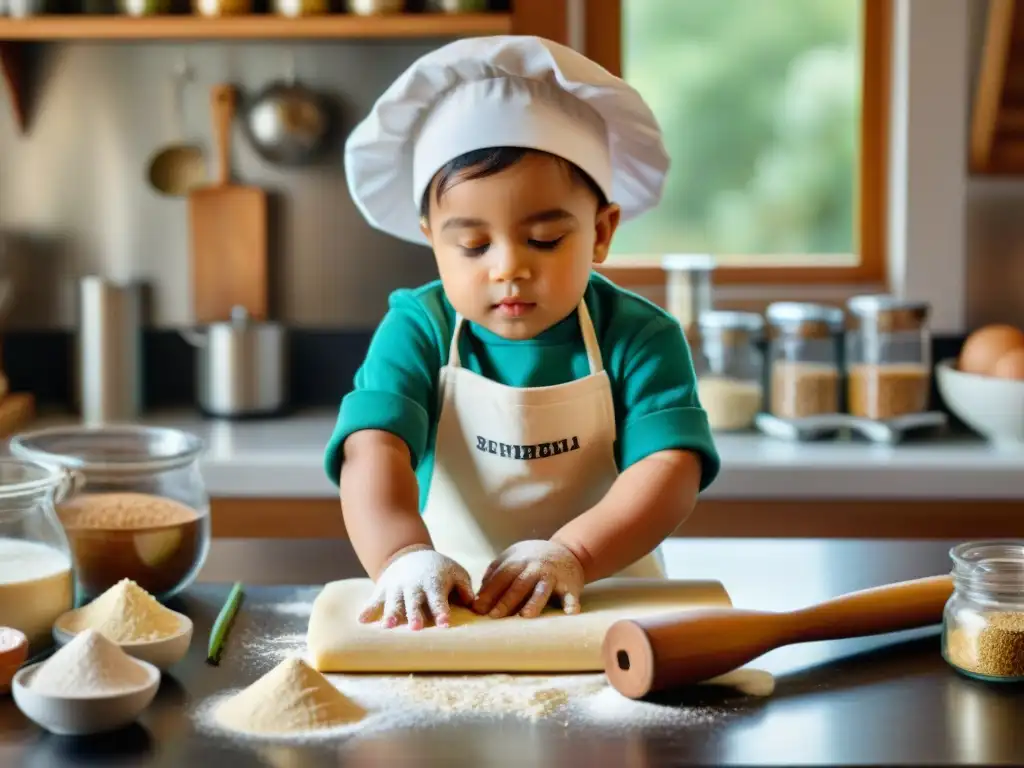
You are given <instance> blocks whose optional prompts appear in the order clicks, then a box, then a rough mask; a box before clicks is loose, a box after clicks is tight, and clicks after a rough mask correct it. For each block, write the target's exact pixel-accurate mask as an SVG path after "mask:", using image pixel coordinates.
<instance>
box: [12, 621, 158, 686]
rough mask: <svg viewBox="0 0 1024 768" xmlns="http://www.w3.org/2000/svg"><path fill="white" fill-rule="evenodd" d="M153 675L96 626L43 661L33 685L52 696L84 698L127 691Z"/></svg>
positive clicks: (143, 683) (33, 679) (31, 682)
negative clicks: (96, 628) (97, 629)
mask: <svg viewBox="0 0 1024 768" xmlns="http://www.w3.org/2000/svg"><path fill="white" fill-rule="evenodd" d="M149 679H150V677H149V673H148V672H147V671H146V669H145V668H144V667H143V666H142V665H141V664H139V663H138V662H137V661H136V660H135V659H133V658H132V657H131V656H129V655H128V654H127V653H125V652H124V651H122V650H121V649H120V648H119V647H118V646H117V645H115V644H114V643H112V642H111V641H110V640H108V639H107V638H106V637H104V636H103V635H102V634H100V633H99V632H97V631H96V630H93V629H87V630H85V631H84V632H82V633H81V634H78V635H76V636H75V638H74V639H73V640H71V642H69V643H68V644H67V645H65V646H64V647H63V648H61V649H60V650H58V651H57V652H56V653H55V654H53V656H51V657H50V658H49V659H48V660H47V661H45V662H43V665H42V666H41V667H40V668H39V669H38V670H37V671H36V673H35V674H34V675H33V676H32V677H31V679H30V682H29V686H30V687H31V688H32V689H33V690H36V691H39V692H41V693H45V694H48V695H51V696H63V697H73V698H77V697H83V698H84V697H89V696H105V695H109V694H116V693H123V692H125V691H128V690H131V689H133V688H139V687H141V686H143V685H145V684H146V683H147V682H148V681H149Z"/></svg>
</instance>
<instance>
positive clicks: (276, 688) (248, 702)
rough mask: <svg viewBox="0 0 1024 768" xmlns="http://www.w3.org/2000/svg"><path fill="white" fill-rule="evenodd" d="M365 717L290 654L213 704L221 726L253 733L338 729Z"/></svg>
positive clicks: (308, 667)
mask: <svg viewBox="0 0 1024 768" xmlns="http://www.w3.org/2000/svg"><path fill="white" fill-rule="evenodd" d="M365 716H366V711H365V710H364V709H363V708H362V707H360V706H359V705H358V704H356V703H354V702H352V701H350V700H349V699H348V698H347V697H346V696H345V695H344V694H343V693H342V692H341V691H339V690H338V689H337V688H335V687H334V686H333V685H331V684H330V683H329V682H328V681H327V679H326V678H325V677H324V676H323V675H321V674H320V673H319V672H317V671H316V670H315V669H313V668H312V667H310V666H309V665H308V664H306V662H304V661H303V660H302V659H298V658H294V657H291V658H287V659H285V660H284V661H282V662H281V663H280V664H278V665H277V666H276V667H274V668H273V669H272V670H271V671H270V672H268V673H267V674H265V675H264V676H263V677H261V678H259V679H258V680H257V681H256V682H254V683H253V684H252V685H250V686H249V687H248V688H245V689H243V690H241V691H239V692H238V693H236V694H235V695H234V696H232V697H231V698H229V699H226V700H225V701H223V702H222V703H221V704H220V705H219V706H218V707H217V708H216V718H217V722H218V724H219V725H221V726H223V727H225V728H227V729H229V730H233V731H240V732H242V733H251V734H254V735H261V734H263V735H267V734H269V735H275V734H290V733H306V732H311V731H320V730H330V729H336V728H338V727H339V726H346V725H350V724H352V723H357V722H359V721H360V720H362V719H363V717H365Z"/></svg>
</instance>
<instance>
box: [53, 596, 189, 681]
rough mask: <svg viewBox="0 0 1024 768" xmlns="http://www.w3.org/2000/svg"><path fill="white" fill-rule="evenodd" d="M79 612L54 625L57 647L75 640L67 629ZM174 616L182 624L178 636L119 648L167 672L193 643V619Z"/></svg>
mask: <svg viewBox="0 0 1024 768" xmlns="http://www.w3.org/2000/svg"><path fill="white" fill-rule="evenodd" d="M78 610H81V609H75V610H72V611H68V612H67V613H62V614H61V615H60V616H59V617H58V618H57V620H56V621H55V622H54V623H53V639H54V640H55V641H56V642H57V645H59V646H63V645H67V644H68V643H69V642H71V641H72V640H73V639H74V637H75V634H77V633H75V632H70V631H69V630H67V629H65V627H66V625H67V622H68V621H69V620H70V619H71V617H72V616H74V614H75V612H76V611H78ZM174 615H175V616H177V617H178V621H180V622H181V631H180V632H179V633H178V634H176V635H172V636H171V637H165V638H163V639H162V640H143V641H141V642H137V643H117V645H118V647H119V648H120V649H121V650H122V651H124V652H125V653H127V654H128V655H129V656H132V657H134V658H136V659H139V660H140V661H146V662H149V663H150V664H152V665H153V666H154V667H157V668H158V669H162V670H165V671H166V670H167V669H168V668H169V667H171V666H172V665H174V664H177V663H178V662H179V661H181V660H182V659H183V658H185V654H186V653H188V647H189V645H190V644H191V642H192V619H190V618H189V617H188V616H186V615H185V614H183V613H178V612H177V611H175V612H174Z"/></svg>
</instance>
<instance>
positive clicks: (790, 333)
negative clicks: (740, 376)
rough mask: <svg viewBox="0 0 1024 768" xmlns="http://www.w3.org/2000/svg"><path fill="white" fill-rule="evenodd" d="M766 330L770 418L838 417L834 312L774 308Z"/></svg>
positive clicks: (787, 305)
mask: <svg viewBox="0 0 1024 768" xmlns="http://www.w3.org/2000/svg"><path fill="white" fill-rule="evenodd" d="M765 315H766V317H767V320H768V325H769V341H768V357H769V360H770V363H769V365H770V368H771V376H770V378H769V384H768V389H769V392H770V396H769V400H770V404H769V409H768V410H769V412H770V413H771V414H772V415H774V416H777V417H779V418H781V419H802V418H805V417H808V416H822V415H827V414H834V413H839V410H840V394H841V391H842V384H841V375H840V357H839V352H840V339H841V334H842V330H843V311H842V310H841V309H840V308H838V307H830V306H826V305H822V304H805V303H800V302H789V301H782V302H775V303H773V304H769V305H768V309H767V311H766V313H765Z"/></svg>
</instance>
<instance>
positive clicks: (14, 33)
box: [0, 13, 514, 133]
mask: <svg viewBox="0 0 1024 768" xmlns="http://www.w3.org/2000/svg"><path fill="white" fill-rule="evenodd" d="M513 27H514V25H513V19H512V15H511V14H508V13H451V14H449V13H409V14H385V15H380V16H357V15H352V14H326V15H320V16H305V17H300V18H287V17H284V16H276V15H273V14H254V15H249V16H223V17H216V18H206V17H203V16H190V15H185V14H180V15H179V14H173V15H164V16H146V17H142V18H133V17H129V16H87V15H74V16H45V15H44V16H33V17H29V18H26V19H12V18H3V17H0V79H2V81H3V83H4V85H5V86H6V90H7V95H8V101H9V103H10V105H11V110H12V112H13V114H14V119H15V122H16V124H17V126H18V130H19V131H20V132H22V133H25V132H26V131H27V130H28V124H29V115H30V110H29V108H28V105H27V104H26V101H27V99H28V92H29V90H30V89H29V86H28V82H29V81H30V80H31V72H32V70H33V66H32V61H31V59H32V58H34V57H32V56H29V55H28V54H29V51H28V50H27V49H29V48H36V47H38V46H37V45H35V44H37V43H47V42H62V41H64V42H68V41H76V40H90V41H102V40H108V41H132V40H150V41H165V40H176V41H189V40H387V39H415V38H458V37H475V36H478V35H502V34H509V33H511V32H512V31H513Z"/></svg>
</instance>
